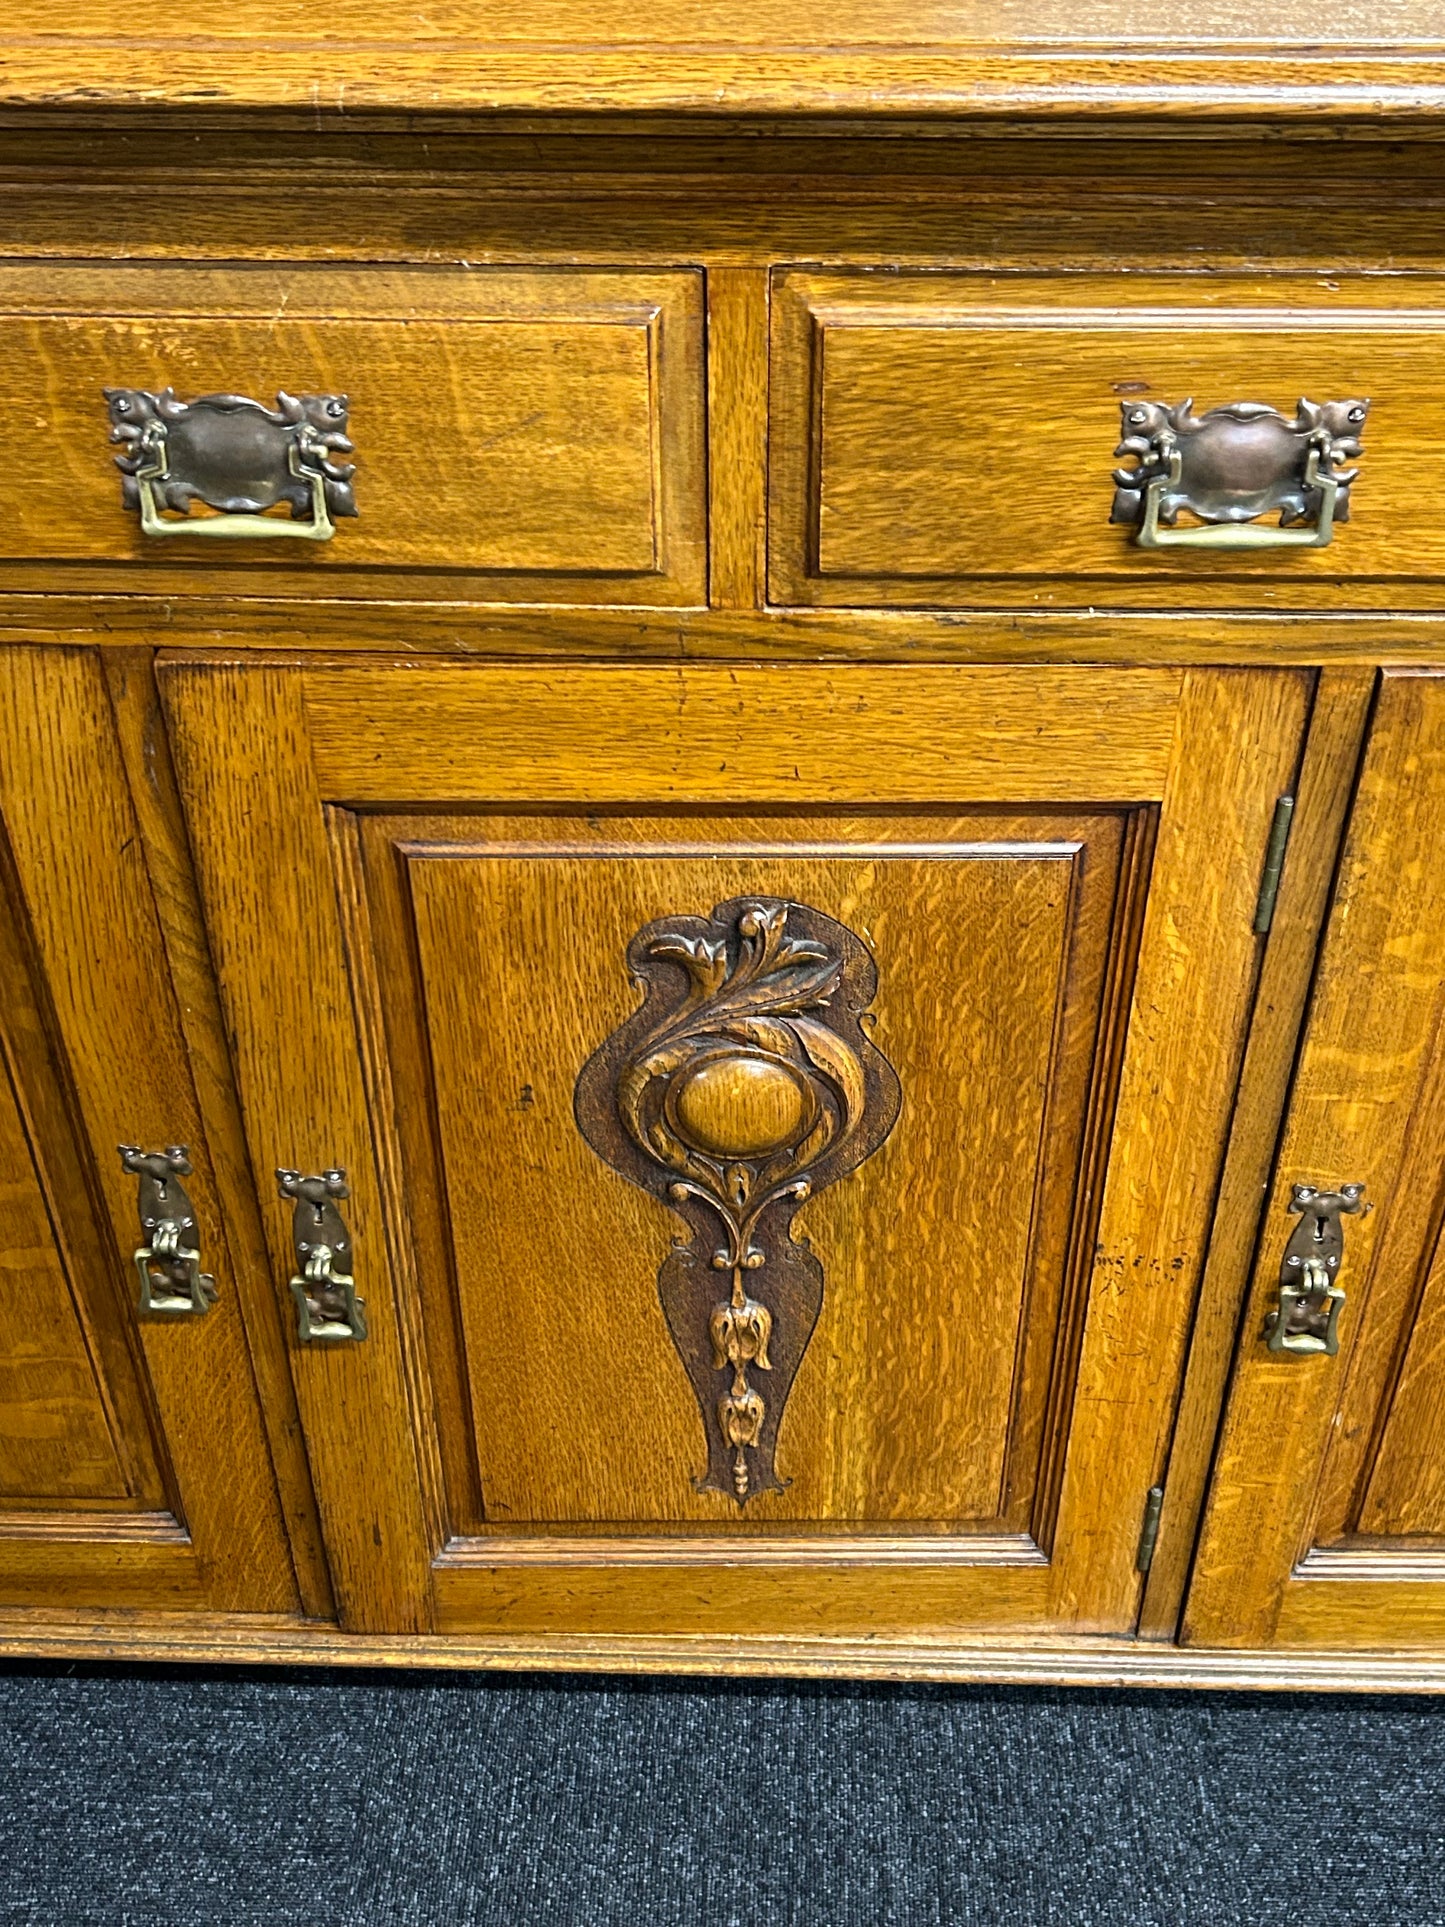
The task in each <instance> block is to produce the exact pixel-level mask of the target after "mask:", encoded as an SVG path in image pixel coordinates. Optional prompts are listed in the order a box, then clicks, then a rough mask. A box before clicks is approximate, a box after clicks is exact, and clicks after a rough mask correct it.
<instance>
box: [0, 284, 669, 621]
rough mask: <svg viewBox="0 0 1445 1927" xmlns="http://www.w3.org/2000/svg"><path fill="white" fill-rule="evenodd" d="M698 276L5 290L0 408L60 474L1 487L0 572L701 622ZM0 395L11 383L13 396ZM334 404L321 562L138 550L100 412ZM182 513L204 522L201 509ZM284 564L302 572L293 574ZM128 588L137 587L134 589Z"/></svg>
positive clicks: (149, 542)
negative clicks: (161, 404)
mask: <svg viewBox="0 0 1445 1927" xmlns="http://www.w3.org/2000/svg"><path fill="white" fill-rule="evenodd" d="M702 326H703V323H702V291H701V283H700V279H699V277H698V276H697V275H695V274H691V275H689V274H685V273H683V274H646V273H641V274H639V273H632V274H605V273H575V274H556V273H551V274H548V273H538V272H528V271H525V270H517V271H509V272H505V273H501V272H498V271H496V270H478V271H473V272H468V271H463V270H460V269H459V270H457V271H455V272H453V273H451V274H436V273H433V274H419V273H411V274H406V273H398V272H394V271H393V272H383V271H376V272H374V273H372V272H368V271H365V270H362V271H356V270H351V271H346V272H341V271H337V270H330V271H326V270H316V269H312V268H308V267H304V266H301V267H293V268H289V269H288V268H286V267H284V266H281V265H278V264H271V265H265V266H263V265H261V264H254V265H250V266H247V267H241V268H231V269H229V270H225V269H216V268H207V269H204V270H202V269H196V270H192V271H189V272H188V271H184V270H179V269H176V268H171V267H155V268H150V267H143V268H126V269H116V268H110V269H107V270H106V271H105V272H104V273H99V274H98V273H97V272H96V271H95V270H93V269H91V268H88V267H78V266H76V267H69V268H66V269H62V270H54V269H52V270H48V271H46V272H45V273H44V274H43V275H41V276H38V277H37V276H36V275H35V274H34V273H33V271H31V270H27V269H24V268H15V269H12V270H10V271H9V273H8V274H0V341H3V344H4V352H3V354H0V367H3V369H4V371H5V372H4V375H3V376H0V390H3V393H0V401H3V403H4V405H6V406H7V407H20V408H24V409H26V410H27V411H29V413H30V414H31V415H32V416H33V415H34V411H35V408H36V403H37V399H39V398H41V397H43V402H42V404H41V413H40V414H39V415H38V417H36V418H35V419H34V421H33V431H34V432H38V433H39V434H40V435H41V436H42V437H43V438H44V439H45V441H46V442H47V444H48V446H49V447H50V448H51V450H52V451H53V458H52V460H51V461H49V462H48V463H47V464H46V467H45V471H44V476H43V479H41V478H40V477H39V476H37V475H22V474H20V473H17V474H16V476H15V479H14V482H13V484H11V485H10V486H9V492H8V494H7V493H6V492H5V485H4V484H0V500H3V507H4V515H3V522H0V555H3V556H4V557H5V558H6V559H8V560H10V561H15V562H26V561H30V562H34V561H40V560H44V561H47V562H51V563H55V562H60V563H65V562H72V563H80V562H84V563H86V564H89V565H93V566H92V569H91V572H92V573H94V565H103V564H106V563H113V564H120V563H125V564H129V565H133V566H132V567H130V568H127V569H125V570H123V571H122V573H124V574H127V575H129V574H133V573H134V572H135V568H139V569H140V570H141V571H143V572H144V573H145V574H146V575H150V576H154V577H156V578H157V582H158V584H159V585H160V586H163V587H164V586H170V587H172V588H173V587H174V586H176V583H177V581H178V580H181V579H186V580H190V579H195V578H200V579H203V580H206V579H210V578H211V577H212V576H214V577H215V578H216V582H217V586H218V588H220V589H221V591H222V592H223V593H226V592H229V593H247V592H254V591H255V590H256V589H257V588H259V587H260V586H261V585H262V584H263V583H266V584H271V585H274V586H276V587H278V588H281V589H283V590H284V589H286V588H292V589H300V590H301V591H302V592H303V593H305V592H307V591H308V590H310V589H311V588H312V587H314V586H315V585H316V584H317V583H318V582H319V581H320V580H323V579H324V578H325V577H327V576H328V575H331V574H334V573H336V572H338V571H340V572H345V571H348V570H356V571H359V572H361V575H362V578H363V579H365V578H366V577H367V576H368V575H370V576H373V577H374V576H376V575H377V574H378V572H384V574H385V575H386V576H388V577H389V576H390V575H391V574H392V573H393V572H396V573H397V574H398V575H404V576H406V577H407V578H408V579H413V580H415V579H417V578H420V579H422V580H423V581H424V580H425V576H426V573H427V572H428V571H438V570H446V571H448V572H451V571H460V572H461V573H463V574H472V575H476V574H477V573H479V572H480V573H482V574H484V575H486V576H488V577H489V578H491V586H490V591H489V593H490V594H491V595H492V596H493V597H494V598H495V599H498V600H502V601H506V600H511V599H513V598H518V597H520V598H521V599H525V600H535V599H538V598H539V597H545V596H546V595H547V594H548V593H549V588H548V584H549V582H550V592H551V593H553V594H560V595H561V596H562V597H563V598H564V599H566V600H569V601H582V602H586V601H589V600H595V599H601V600H610V601H624V602H640V601H649V600H650V601H662V602H679V603H685V602H700V601H701V600H703V596H704V582H705V565H704V558H703V553H702V549H703V530H704V522H705V513H706V510H705V500H704V484H703V474H704V455H703V448H702V417H703V396H702V381H703V376H702ZM6 384H8V386H7V385H6ZM167 386H171V387H174V388H175V389H176V391H177V392H178V394H179V395H180V396H181V398H182V399H183V400H191V399H194V398H195V397H196V396H198V395H206V394H216V393H225V394H243V395H248V396H250V397H251V398H252V399H254V400H257V401H260V402H261V403H263V404H264V405H265V406H267V407H273V406H274V405H275V397H276V394H277V392H278V390H282V389H284V390H286V391H287V392H289V393H291V394H343V395H347V396H349V399H350V432H351V436H352V440H353V441H354V442H355V444H356V451H357V452H356V462H357V471H358V472H357V481H356V489H357V502H358V508H359V513H358V514H357V516H356V517H354V518H351V517H342V518H339V519H338V521H337V527H336V534H335V536H334V537H333V538H332V539H331V540H330V541H328V542H316V543H303V544H298V543H289V544H285V545H280V544H276V543H271V544H267V543H266V542H264V541H261V542H257V543H247V544H245V545H243V550H242V554H241V555H239V556H238V555H237V553H236V545H235V544H233V543H230V542H219V543H218V542H214V541H212V542H210V543H206V542H203V541H200V540H195V539H192V540H189V541H188V540H186V539H184V538H171V539H169V540H161V539H158V538H155V537H146V536H145V535H143V534H142V532H141V529H140V522H139V518H138V516H137V515H135V514H134V513H132V512H129V511H127V510H125V509H124V508H123V507H122V504H121V498H120V487H119V480H120V478H119V476H118V475H117V473H116V471H115V468H114V464H113V462H112V460H111V456H112V454H113V452H114V451H113V448H112V447H111V445H110V443H109V441H108V433H109V430H108V422H107V417H106V408H105V402H104V399H103V396H102V392H101V391H102V389H105V388H115V387H119V388H139V389H149V390H152V391H159V390H161V389H163V388H165V387H167ZM192 513H193V515H199V514H203V513H205V511H204V510H193V511H192ZM298 550H299V551H300V554H299V555H298V554H297V551H298ZM137 586H139V584H137Z"/></svg>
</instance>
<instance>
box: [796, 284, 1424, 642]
mask: <svg viewBox="0 0 1445 1927" xmlns="http://www.w3.org/2000/svg"><path fill="white" fill-rule="evenodd" d="M772 354H773V368H772V382H771V393H772V437H771V444H770V498H771V499H770V527H771V537H770V556H771V583H772V596H773V599H774V600H775V601H778V602H784V603H788V602H793V603H798V602H802V603H822V604H832V605H839V604H843V605H846V604H870V603H872V604H892V605H897V606H915V607H916V606H921V605H927V604H930V603H931V604H943V605H947V604H964V603H980V602H982V603H1005V604H1007V603H1016V604H1017V603H1022V604H1052V605H1059V606H1070V605H1072V606H1078V605H1080V604H1088V603H1091V602H1096V601H1100V600H1108V601H1109V602H1112V603H1116V604H1118V603H1122V604H1136V605H1142V606H1151V605H1155V606H1157V605H1166V606H1167V605H1169V604H1174V605H1181V604H1182V605H1197V604H1201V603H1206V604H1216V605H1217V604H1229V603H1245V604H1253V605H1270V606H1283V607H1292V606H1294V607H1320V606H1326V605H1328V606H1331V607H1335V606H1338V604H1339V601H1340V598H1341V593H1342V591H1343V593H1344V594H1345V595H1346V596H1347V597H1348V598H1349V600H1350V601H1351V602H1354V603H1357V604H1360V605H1362V606H1367V607H1368V606H1392V605H1398V604H1399V602H1400V601H1401V598H1402V594H1403V593H1405V592H1404V591H1403V590H1402V584H1404V583H1406V582H1408V583H1409V584H1410V585H1411V586H1410V589H1409V591H1408V599H1409V600H1410V601H1411V602H1412V603H1420V602H1426V603H1437V602H1439V601H1440V600H1441V599H1442V595H1445V523H1442V522H1441V521H1440V519H1439V518H1438V517H1435V516H1433V515H1432V514H1431V511H1430V503H1431V502H1432V501H1433V499H1434V495H1435V493H1436V489H1437V486H1438V479H1439V477H1440V475H1441V473H1442V471H1445V382H1442V375H1445V282H1442V281H1441V280H1440V279H1438V278H1434V277H1428V276H1410V277H1404V276H1400V277H1389V278H1385V277H1377V278H1375V279H1373V280H1366V279H1364V278H1362V277H1357V278H1355V279H1353V280H1351V279H1348V278H1340V279H1328V280H1327V279H1320V278H1310V279H1303V278H1300V277H1294V278H1291V279H1289V280H1286V279H1284V278H1283V277H1276V278H1273V279H1268V280H1264V279H1259V278H1254V279H1250V278H1246V277H1242V276H1240V277H1229V276H1209V277H1207V278H1206V277H1204V276H1200V275H1185V274H1176V275H1170V276H1148V277H1146V276H1142V275H1130V276H1128V277H1127V278H1126V277H1124V276H1122V275H1113V276H1105V275H1070V276H1061V275H1051V276H1042V275H1017V276H1001V275H984V274H957V273H949V274H924V273H913V274H904V275H899V274H896V273H894V274H888V275H884V274H881V273H877V272H863V271H859V272H853V273H844V274H809V273H803V272H787V273H783V274H781V275H780V276H779V277H778V280H777V283H776V286H775V300H774V322H773V348H772ZM1302 401H1303V403H1304V404H1306V405H1305V406H1303V407H1302V406H1301V402H1302ZM1191 402H1192V407H1190V406H1187V404H1189V403H1191ZM1365 403H1368V404H1369V406H1368V410H1367V411H1365V410H1364V409H1363V404H1365ZM1126 416H1127V419H1126ZM1126 438H1133V439H1134V440H1135V441H1136V442H1137V443H1138V444H1139V445H1140V446H1139V447H1138V448H1136V449H1135V450H1134V451H1133V452H1132V453H1128V454H1124V453H1120V452H1118V451H1119V450H1120V449H1121V445H1122V442H1123V441H1124V440H1125V439H1126ZM1312 451H1313V453H1312ZM1171 455H1172V456H1173V457H1174V458H1175V459H1176V460H1179V461H1182V463H1183V467H1184V489H1183V493H1184V496H1185V497H1186V498H1187V499H1186V502H1185V505H1184V506H1180V503H1179V500H1178V491H1177V490H1176V492H1175V496H1174V499H1172V500H1171V495H1170V489H1171V487H1172V484H1171V482H1170V478H1169V463H1170V460H1171ZM1312 459H1313V460H1315V461H1316V463H1317V467H1316V468H1315V469H1314V470H1309V469H1308V466H1307V465H1308V464H1309V462H1310V461H1311V460H1312ZM1116 469H1120V470H1127V471H1130V472H1131V473H1136V472H1139V471H1141V470H1142V471H1143V474H1142V476H1141V484H1142V485H1141V487H1140V488H1139V489H1138V490H1136V491H1134V499H1133V500H1132V501H1130V500H1129V499H1127V497H1128V493H1129V492H1128V491H1127V489H1126V490H1125V491H1123V493H1122V494H1121V495H1120V498H1119V500H1118V502H1117V503H1116V481H1115V474H1114V472H1115V470H1116ZM1352 473H1353V474H1355V475H1356V476H1357V479H1356V480H1354V481H1353V482H1350V481H1349V480H1348V478H1349V476H1350V475H1351V474H1352ZM1321 476H1323V477H1324V478H1325V480H1326V481H1328V480H1329V479H1330V478H1332V477H1336V476H1337V477H1340V478H1342V479H1343V482H1344V486H1343V487H1339V488H1337V489H1336V490H1335V506H1334V515H1333V528H1332V529H1331V530H1330V531H1328V532H1329V535H1330V539H1329V541H1328V543H1327V544H1321V543H1320V542H1319V540H1318V538H1319V535H1320V534H1321V533H1322V531H1321V529H1320V523H1321V519H1322V503H1323V493H1322V489H1321V488H1320V487H1317V486H1313V485H1312V479H1313V480H1314V481H1318V480H1319V478H1320V477H1321ZM1151 477H1153V478H1156V479H1157V481H1158V485H1159V486H1158V490H1157V491H1156V496H1157V500H1156V508H1158V509H1159V521H1158V533H1159V534H1160V536H1161V537H1162V542H1161V546H1159V547H1157V548H1150V547H1146V546H1141V543H1140V539H1139V538H1140V535H1141V532H1142V533H1144V534H1145V539H1146V541H1147V540H1148V531H1147V530H1142V531H1141V526H1140V524H1141V522H1142V521H1143V498H1144V497H1145V496H1146V495H1147V494H1148V488H1147V483H1148V481H1149V479H1150V478H1151ZM1200 478H1204V482H1207V491H1206V489H1205V487H1204V482H1201V479H1200ZM1191 481H1192V482H1193V483H1195V484H1198V486H1195V488H1194V491H1193V493H1192V494H1191V493H1190V484H1191ZM1289 497H1293V500H1290V499H1287V498H1289ZM1199 502H1202V503H1203V505H1204V511H1205V512H1204V514H1203V515H1200V514H1197V513H1195V512H1194V506H1193V505H1194V504H1195V503H1199ZM1111 516H1112V517H1113V518H1114V519H1111ZM1121 517H1122V518H1123V519H1120V518H1121ZM1211 518H1213V519H1211ZM1181 537H1183V538H1184V539H1183V540H1181V539H1180V538H1181Z"/></svg>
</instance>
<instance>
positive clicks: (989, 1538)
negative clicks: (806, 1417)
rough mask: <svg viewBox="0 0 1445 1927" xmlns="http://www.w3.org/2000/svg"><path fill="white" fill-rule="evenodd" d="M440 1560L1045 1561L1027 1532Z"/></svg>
mask: <svg viewBox="0 0 1445 1927" xmlns="http://www.w3.org/2000/svg"><path fill="white" fill-rule="evenodd" d="M436 1563H437V1564H438V1565H442V1566H486V1567H493V1566H567V1567H575V1566H579V1565H587V1566H711V1567H716V1566H808V1567H819V1566H1046V1565H1047V1564H1048V1563H1049V1560H1048V1554H1047V1553H1045V1552H1044V1551H1043V1550H1042V1549H1041V1548H1040V1547H1039V1546H1037V1545H1035V1543H1034V1541H1033V1540H1032V1539H1031V1538H1030V1537H1029V1536H1028V1534H1027V1533H990V1534H982V1533H980V1534H963V1533H960V1534H958V1535H957V1536H953V1537H950V1536H946V1535H944V1534H943V1533H935V1534H932V1535H929V1536H927V1537H925V1536H923V1535H922V1534H917V1535H912V1536H908V1535H904V1534H901V1533H899V1534H890V1535H888V1536H882V1535H880V1536H878V1537H876V1538H864V1537H861V1536H860V1537H856V1538H842V1537H839V1538H837V1539H831V1538H827V1537H817V1538H797V1539H774V1538H759V1539H744V1538H742V1537H741V1536H739V1537H736V1538H733V1537H727V1538H720V1537H718V1536H717V1535H716V1534H706V1535H699V1536H698V1537H697V1538H692V1539H688V1538H680V1539H663V1538H659V1537H652V1538H643V1537H641V1536H638V1537H634V1538H616V1539H602V1538H598V1539H590V1540H585V1539H567V1538H547V1537H542V1536H540V1535H539V1536H538V1537H537V1538H533V1539H523V1538H503V1537H498V1538H495V1539H488V1538H465V1539H463V1538H458V1539H453V1540H452V1541H451V1542H450V1544H449V1545H448V1546H447V1547H446V1550H445V1551H444V1552H443V1553H442V1554H441V1556H440V1558H439V1559H438V1560H437V1561H436Z"/></svg>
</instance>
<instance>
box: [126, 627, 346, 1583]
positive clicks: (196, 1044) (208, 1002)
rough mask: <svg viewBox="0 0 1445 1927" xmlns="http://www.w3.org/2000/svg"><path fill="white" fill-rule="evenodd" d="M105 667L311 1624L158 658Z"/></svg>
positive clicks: (296, 1464)
mask: <svg viewBox="0 0 1445 1927" xmlns="http://www.w3.org/2000/svg"><path fill="white" fill-rule="evenodd" d="M102 663H103V667H104V670H105V677H106V686H107V689H108V691H109V694H110V700H111V711H112V714H113V716H114V719H115V730H116V740H117V743H118V745H119V748H120V753H121V756H122V758H123V759H124V762H125V768H126V775H127V778H128V781H129V787H130V799H131V804H132V806H133V808H134V810H135V814H136V821H137V824H138V827H139V830H140V835H141V841H142V843H143V845H144V849H145V861H146V870H147V873H148V875H149V877H150V883H151V891H152V896H153V900H154V903H155V909H156V917H157V920H158V922H159V925H160V928H161V932H162V935H163V939H164V943H165V952H166V962H167V965H168V968H169V970H170V974H171V977H172V979H173V980H174V982H175V985H176V993H177V1004H178V1007H179V1015H180V1022H181V1027H182V1029H183V1031H184V1033H185V1044H186V1051H187V1055H188V1059H189V1064H190V1070H191V1076H192V1079H193V1081H194V1084H195V1087H196V1097H197V1103H198V1106H199V1109H200V1114H201V1117H202V1120H203V1123H204V1127H205V1132H206V1142H207V1145H208V1147H209V1149H210V1153H211V1162H212V1168H213V1169H214V1171H215V1174H216V1184H217V1187H218V1191H219V1195H220V1197H221V1199H222V1202H223V1207H224V1210H225V1215H226V1234H227V1242H228V1246H229V1249H230V1252H231V1254H232V1257H233V1261H234V1266H235V1271H234V1276H235V1283H236V1290H237V1293H238V1294H239V1296H240V1300H241V1310H242V1316H243V1318H244V1320H245V1325H246V1337H247V1341H248V1344H249V1346H250V1352H251V1360H252V1365H253V1368H254V1371H255V1374H256V1383H257V1390H258V1393H259V1395H260V1401H261V1418H262V1422H263V1423H264V1425H265V1427H266V1441H267V1446H268V1448H269V1452H270V1458H271V1464H272V1467H273V1469H274V1471H275V1474H276V1483H277V1490H278V1494H279V1497H280V1501H281V1506H282V1510H283V1512H284V1513H285V1518H286V1529H287V1536H288V1539H289V1542H290V1547H291V1558H292V1563H293V1566H294V1568H295V1572H296V1581H297V1586H298V1589H299V1591H300V1598H301V1606H302V1610H303V1611H304V1612H305V1613H306V1614H307V1615H308V1616H310V1617H313V1618H329V1617H330V1616H331V1615H332V1612H333V1610H334V1606H333V1600H332V1595H331V1579H330V1574H329V1572H328V1569H327V1565H326V1553H325V1548H324V1546H323V1544H322V1540H321V1526H320V1521H319V1519H318V1517H317V1512H316V1498H315V1494H314V1493H313V1492H312V1489H311V1474H310V1470H309V1468H308V1465H307V1462H306V1449H305V1445H304V1442H303V1440H302V1436H301V1421H300V1414H299V1412H298V1410H297V1406H296V1392H295V1387H294V1386H293V1385H292V1382H291V1374H290V1369H289V1361H288V1356H287V1345H286V1336H285V1325H284V1323H283V1317H282V1313H283V1307H282V1306H281V1305H280V1304H279V1303H278V1301H277V1297H276V1293H275V1290H274V1288H273V1284H272V1279H271V1275H270V1265H269V1254H268V1252H267V1248H266V1239H265V1233H264V1231H263V1229H262V1225H261V1217H260V1210H259V1200H258V1199H257V1196H256V1188H255V1185H254V1182H253V1180H252V1177H251V1171H250V1166H249V1164H248V1162H247V1157H246V1146H245V1139H244V1135H243V1133H242V1130H241V1127H240V1121H239V1117H238V1114H237V1109H236V1093H235V1075H234V1072H233V1069H232V1065H231V1059H230V1055H229V1052H228V1050H227V1047H226V1032H225V1023H224V1020H223V1018H222V1015H221V1006H220V999H219V997H218V995H217V992H216V984H215V976H214V971H213V967H212V962H211V954H210V946H209V944H208V942H207V939H206V930H205V925H204V922H203V920H202V917H201V908H200V900H199V898H198V896H197V892H196V880H195V874H194V869H193V866H192V862H191V855H190V847H189V844H188V842H187V839H186V831H185V823H184V820H183V818H182V816H181V807H180V798H179V796H178V794H177V791H176V781H175V771H174V768H173V767H172V763H171V755H170V744H169V741H168V739H167V737H166V733H165V722H164V718H163V717H162V714H161V708H160V697H159V693H158V691H157V689H156V686H155V676H154V672H153V668H152V651H150V650H149V649H146V648H143V647H135V648H131V649H116V650H111V651H107V652H106V653H105V654H104V656H103V657H102ZM289 1309H290V1307H289V1306H286V1307H284V1310H286V1311H289Z"/></svg>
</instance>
